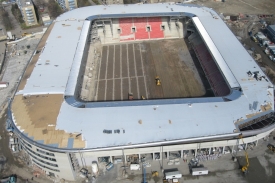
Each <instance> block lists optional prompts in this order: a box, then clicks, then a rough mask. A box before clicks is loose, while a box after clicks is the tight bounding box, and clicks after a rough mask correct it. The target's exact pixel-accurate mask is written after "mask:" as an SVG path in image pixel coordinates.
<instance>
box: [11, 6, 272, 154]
mask: <svg viewBox="0 0 275 183" xmlns="http://www.w3.org/2000/svg"><path fill="white" fill-rule="evenodd" d="M149 16H189V17H191V18H192V21H193V23H194V24H195V26H196V27H197V29H198V30H199V32H200V34H201V37H202V38H203V40H204V42H205V43H206V45H207V46H208V49H209V50H210V53H211V54H212V55H213V57H214V58H215V60H216V62H217V64H218V66H219V68H220V70H221V71H222V72H223V74H224V76H225V78H226V80H227V82H228V85H229V86H230V88H231V91H232V92H231V94H230V95H229V96H226V98H227V99H228V100H229V101H225V100H224V99H223V98H222V97H214V98H192V99H169V100H152V101H150V100H148V101H133V102H129V101H120V102H97V103H93V102H90V103H81V102H79V101H77V100H76V99H75V97H74V94H75V89H76V84H77V78H78V75H79V69H80V66H81V59H82V56H83V52H84V47H85V44H86V41H87V34H88V32H89V29H90V21H91V20H94V19H100V18H106V17H109V18H112V17H113V18H119V17H149ZM41 52H42V53H41V55H40V57H39V60H38V62H37V63H36V65H35V67H34V70H33V72H32V73H31V76H30V77H29V79H28V80H27V83H26V85H25V87H24V89H23V90H20V91H18V92H17V93H16V95H20V94H22V95H25V96H27V95H41V94H63V95H64V101H63V102H62V105H61V108H60V111H59V114H58V116H57V122H56V127H55V128H56V129H58V130H65V131H66V132H67V133H81V134H82V137H83V138H84V140H85V141H86V148H91V149H93V148H104V147H115V146H124V145H136V144H146V143H154V142H165V141H173V140H179V139H187V138H196V137H209V136H217V135H223V134H232V133H234V130H237V131H238V126H237V124H236V123H237V122H240V123H244V122H247V121H249V120H251V119H254V118H256V117H259V116H262V115H265V114H267V113H270V112H273V111H274V96H273V85H272V83H271V82H270V81H269V79H268V78H267V77H266V76H265V74H264V73H263V72H262V70H261V69H260V67H259V66H258V65H257V64H256V62H255V61H254V60H253V58H252V57H251V56H250V55H249V53H248V52H247V51H246V50H245V48H244V47H243V46H242V45H241V43H240V42H239V41H238V40H237V38H236V37H235V36H234V34H233V33H232V32H231V31H230V30H229V29H228V27H227V26H226V24H225V23H224V22H223V20H222V19H221V18H220V17H219V16H218V15H217V13H216V12H214V11H213V10H212V9H209V8H206V7H199V6H194V5H182V4H165V3H162V4H135V5H111V6H91V7H84V8H79V9H75V10H73V11H69V12H66V13H64V14H62V15H60V16H59V17H58V18H57V19H56V21H55V22H54V26H53V28H52V30H51V32H50V35H49V37H48V39H47V42H46V45H45V47H44V48H43V49H42V50H41ZM249 71H250V72H251V73H252V74H253V76H254V77H251V76H249V74H248V72H249ZM255 73H256V74H255ZM256 75H257V76H256ZM260 76H265V79H261V80H259V79H258V78H257V77H260ZM264 105H269V106H271V108H270V109H269V110H266V111H263V110H262V109H261V106H264ZM79 106H82V107H79ZM45 107H50V106H45ZM104 130H112V131H113V132H114V130H120V133H112V134H107V133H103V131H104Z"/></svg>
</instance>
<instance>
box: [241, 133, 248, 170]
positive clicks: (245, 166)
mask: <svg viewBox="0 0 275 183" xmlns="http://www.w3.org/2000/svg"><path fill="white" fill-rule="evenodd" d="M239 138H240V139H242V142H243V144H245V143H244V141H243V135H242V134H240V135H239ZM244 153H245V159H246V165H244V166H242V172H243V173H244V174H247V171H248V167H249V160H248V153H247V151H246V148H244Z"/></svg>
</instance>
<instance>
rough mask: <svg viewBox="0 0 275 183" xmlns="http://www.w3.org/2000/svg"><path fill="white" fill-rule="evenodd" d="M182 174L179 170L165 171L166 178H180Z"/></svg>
mask: <svg viewBox="0 0 275 183" xmlns="http://www.w3.org/2000/svg"><path fill="white" fill-rule="evenodd" d="M181 177H182V174H181V173H180V172H179V171H173V172H165V179H166V180H173V179H180V178H181Z"/></svg>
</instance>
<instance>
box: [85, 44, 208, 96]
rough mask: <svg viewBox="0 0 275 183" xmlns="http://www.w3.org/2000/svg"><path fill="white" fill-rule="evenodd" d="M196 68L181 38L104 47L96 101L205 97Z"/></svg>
mask: <svg viewBox="0 0 275 183" xmlns="http://www.w3.org/2000/svg"><path fill="white" fill-rule="evenodd" d="M196 66H197V65H195V64H194V61H193V58H192V56H191V54H190V50H189V48H188V47H187V45H186V43H185V40H184V39H173V40H158V41H150V42H148V41H145V42H140V43H128V44H117V45H108V46H103V49H102V59H101V63H100V65H99V72H98V80H97V81H96V82H98V83H97V84H96V85H97V89H96V90H97V91H96V96H97V97H96V100H97V101H106V100H107V101H110V100H128V94H129V93H132V94H133V97H134V99H137V100H138V99H141V96H144V97H145V98H147V99H157V98H182V97H200V96H204V95H205V88H204V84H203V82H202V80H201V77H200V74H199V72H198V70H197V67H196ZM156 76H159V78H160V80H161V85H160V86H157V85H156V80H155V78H156ZM203 81H205V80H203ZM90 90H94V88H90ZM90 92H92V91H90Z"/></svg>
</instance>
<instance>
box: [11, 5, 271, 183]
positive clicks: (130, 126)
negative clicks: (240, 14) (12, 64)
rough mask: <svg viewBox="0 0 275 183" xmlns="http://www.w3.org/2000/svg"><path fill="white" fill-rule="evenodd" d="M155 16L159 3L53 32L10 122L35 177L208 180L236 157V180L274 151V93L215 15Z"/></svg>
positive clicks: (22, 86)
mask: <svg viewBox="0 0 275 183" xmlns="http://www.w3.org/2000/svg"><path fill="white" fill-rule="evenodd" d="M141 6H142V8H141V9H139V8H140V7H141ZM155 6H158V8H159V11H162V13H160V14H158V13H159V12H153V14H150V13H148V12H149V10H151V8H152V7H151V5H131V6H128V7H127V8H125V7H124V6H119V5H118V6H116V7H113V6H110V7H104V8H105V10H106V12H105V13H106V14H104V15H102V16H101V17H100V18H98V17H96V16H92V15H91V12H94V13H95V14H96V13H97V11H99V9H97V8H96V7H89V8H83V9H82V10H81V12H82V14H81V15H80V14H79V11H80V10H74V11H72V12H70V13H71V14H70V13H68V14H64V15H62V16H61V17H59V19H58V21H56V22H54V23H53V24H52V25H51V26H50V28H49V29H48V31H47V32H46V33H45V35H44V37H43V38H42V40H41V41H40V43H39V45H38V47H37V49H36V50H35V52H34V53H35V54H34V55H33V57H32V58H31V60H30V62H29V64H28V67H27V68H26V71H25V72H24V74H23V75H22V78H20V82H19V85H18V88H17V90H16V93H15V95H14V96H12V97H11V100H10V105H9V110H8V115H7V117H8V120H7V127H8V130H9V133H11V134H12V137H13V138H14V139H16V140H14V141H15V142H16V144H15V146H16V147H17V149H18V151H24V152H26V155H27V154H28V155H29V158H30V160H29V161H30V162H31V163H32V164H33V166H34V167H36V168H37V169H36V170H37V171H39V174H42V175H47V176H48V177H50V178H51V179H53V180H54V179H55V180H58V181H60V182H61V181H65V180H66V181H67V180H68V181H81V180H84V179H86V181H91V182H93V181H95V180H96V181H98V182H116V181H118V182H127V181H134V182H137V181H139V182H140V180H142V182H146V181H149V182H150V181H154V182H160V181H164V182H165V181H166V182H171V181H173V182H182V181H183V180H189V181H190V182H192V180H193V181H196V178H192V177H193V176H194V177H197V175H208V176H209V177H210V178H209V179H208V180H207V181H208V182H211V180H212V178H213V177H214V176H215V175H216V174H215V173H213V171H217V170H218V168H217V166H215V167H214V166H213V167H214V168H213V167H212V166H211V163H208V162H211V161H212V160H216V161H219V162H220V163H221V164H223V163H224V162H228V159H231V158H232V157H233V159H232V161H230V163H227V164H228V170H232V171H235V170H237V169H238V171H239V174H245V175H246V174H247V173H249V171H254V168H253V167H252V168H251V166H250V161H249V154H250V153H251V154H253V156H257V155H258V154H257V153H258V152H257V153H253V152H251V151H252V150H253V149H257V148H258V146H260V147H267V145H268V144H267V141H270V140H268V139H269V137H272V135H271V133H272V131H273V129H274V123H275V120H274V114H273V111H274V96H273V85H272V83H271V82H270V80H269V78H268V77H267V76H266V75H265V73H264V72H263V71H262V70H261V69H260V67H259V66H258V65H257V64H256V63H255V61H254V60H253V58H252V57H251V56H250V55H249V54H248V53H247V52H246V50H245V49H243V46H242V44H240V42H239V41H238V40H237V39H236V37H235V36H234V35H233V34H232V32H231V31H229V30H228V27H227V26H226V25H225V24H224V22H223V20H222V19H221V18H220V17H219V16H218V15H217V14H216V12H214V11H212V10H211V9H208V8H205V7H203V8H201V7H193V6H184V5H177V4H157V5H155ZM117 7H119V8H117ZM137 7H139V8H137ZM167 7H169V8H167ZM118 9H121V10H123V11H125V12H126V13H125V14H123V15H121V14H119V12H120V10H119V11H118ZM91 10H93V11H91ZM114 12H116V13H117V14H115V15H114V14H113V13H114ZM127 12H128V14H127ZM140 12H143V13H142V15H139V16H137V14H138V13H140ZM182 12H184V14H183V13H182ZM183 15H184V16H183ZM193 15H196V16H193ZM71 16H75V17H77V16H79V17H78V19H72V18H71ZM69 17H70V18H69ZM210 22H211V23H210ZM213 27H219V30H217V29H214V28H213ZM72 35H75V36H72ZM223 35H225V36H223ZM57 38H58V39H57ZM60 53H64V54H60ZM65 53H66V54H65ZM232 53H234V54H232ZM55 55H58V56H59V57H58V59H57V57H56V56H55ZM240 63H241V65H245V66H246V67H240ZM55 78H58V79H55ZM232 118H233V121H232ZM186 126H188V128H187V127H186ZM213 127H215V128H213ZM141 134H142V135H141ZM259 143H260V144H259ZM262 144H264V145H262ZM268 147H269V149H270V150H269V152H273V149H274V148H273V146H271V145H268ZM239 151H240V152H241V153H238V152H239ZM240 154H241V155H240ZM240 156H242V157H245V158H240ZM224 158H225V159H224ZM183 164H186V165H184V166H181V165H183ZM237 164H238V165H237ZM253 164H254V165H253ZM251 165H253V166H255V162H254V160H253V159H252V160H251ZM208 166H209V167H208ZM236 166H238V168H237V167H236ZM234 173H236V172H233V174H234ZM240 176H242V175H240ZM240 176H237V178H236V179H233V180H234V181H237V180H238V179H242V178H241V177H240ZM211 177H212V178H211ZM197 179H200V180H201V178H199V177H197ZM242 180H243V179H242ZM255 180H256V179H255ZM257 180H260V179H257ZM268 180H269V179H268ZM244 182H245V180H244Z"/></svg>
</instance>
